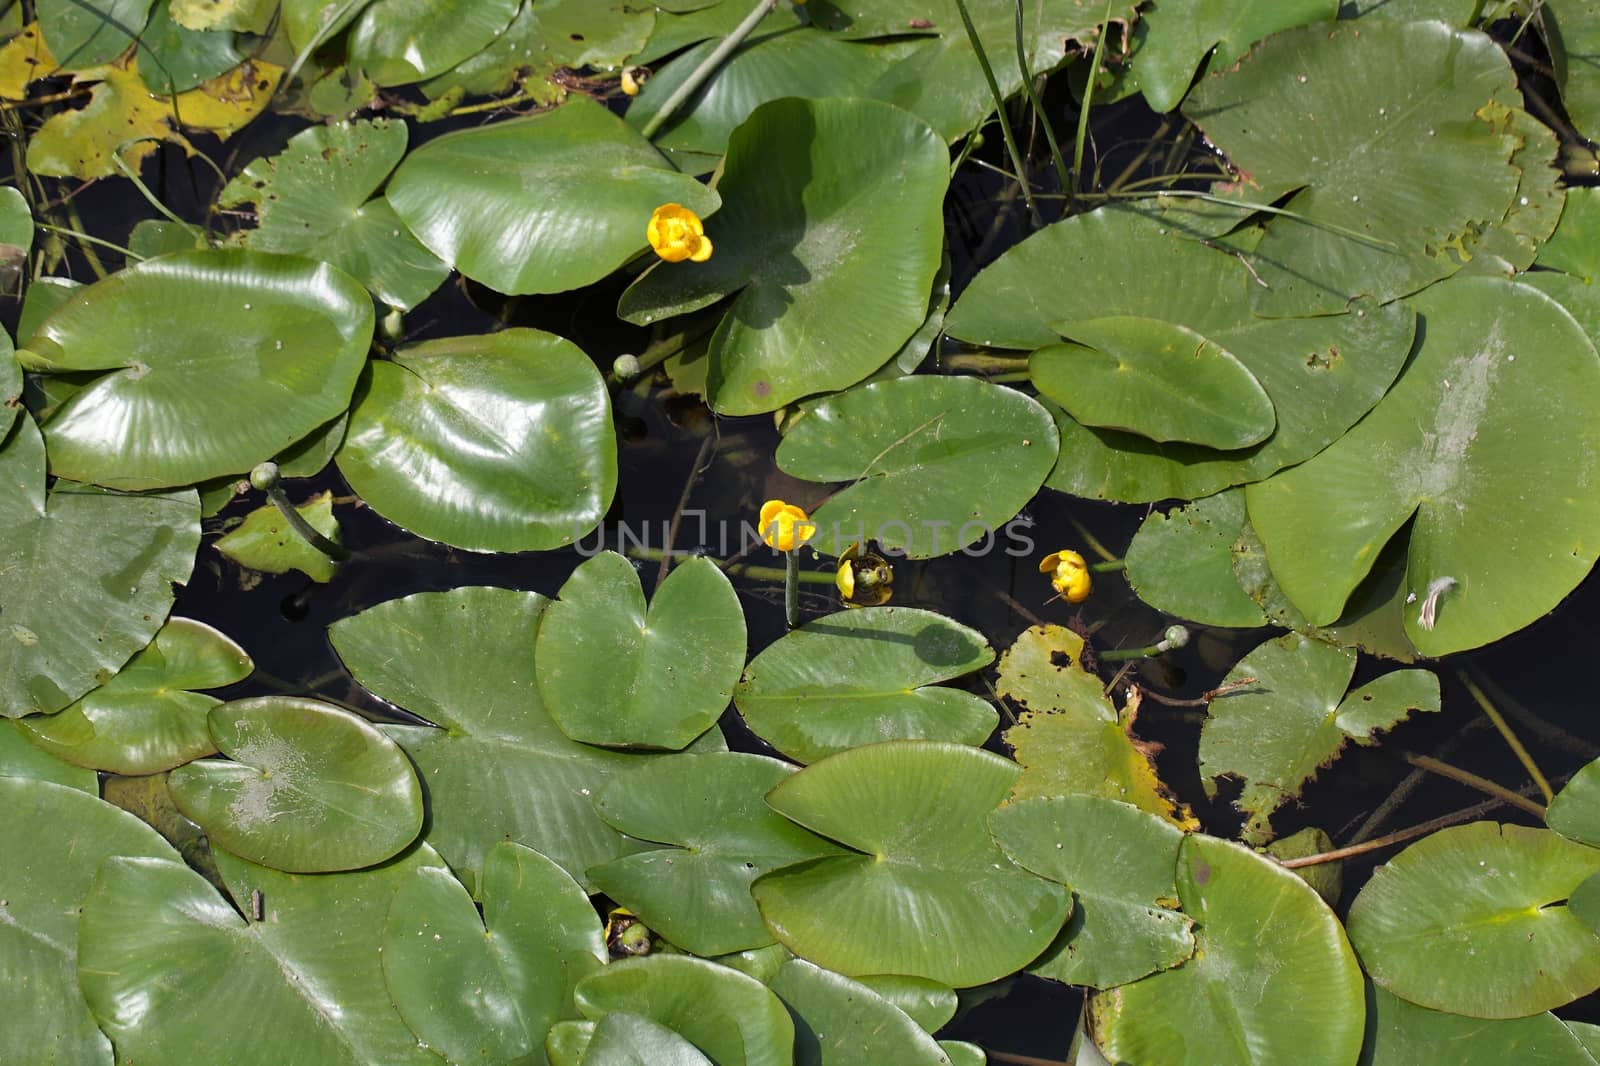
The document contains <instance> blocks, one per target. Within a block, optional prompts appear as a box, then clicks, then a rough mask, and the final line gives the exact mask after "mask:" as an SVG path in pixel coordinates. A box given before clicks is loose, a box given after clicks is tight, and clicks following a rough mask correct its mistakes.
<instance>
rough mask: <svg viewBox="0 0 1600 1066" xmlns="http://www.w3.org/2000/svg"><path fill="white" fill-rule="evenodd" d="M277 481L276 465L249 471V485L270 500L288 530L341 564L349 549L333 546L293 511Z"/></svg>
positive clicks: (347, 555)
mask: <svg viewBox="0 0 1600 1066" xmlns="http://www.w3.org/2000/svg"><path fill="white" fill-rule="evenodd" d="M278 479H279V474H278V464H277V463H271V462H268V463H261V464H259V465H258V466H257V467H256V468H255V469H254V470H252V471H250V484H252V485H254V486H255V487H256V488H258V489H260V490H261V491H262V492H265V493H266V494H267V499H269V500H271V501H272V505H273V506H274V507H276V508H277V509H278V513H279V514H281V515H283V518H284V521H286V522H288V523H289V526H290V528H292V529H293V530H294V531H295V532H296V533H298V534H300V536H301V538H302V539H304V540H305V542H306V543H307V544H309V545H311V546H312V547H313V548H315V549H317V551H319V552H321V553H322V554H323V555H326V556H327V557H328V558H330V559H332V560H333V561H334V562H336V563H342V562H344V561H345V560H346V559H348V558H350V549H349V548H346V547H345V546H344V545H343V544H335V543H334V542H333V541H331V540H329V539H328V538H327V537H324V536H323V535H322V534H321V533H319V532H318V531H317V530H316V528H315V527H313V526H312V525H311V523H310V522H307V521H306V520H305V516H303V515H302V514H301V513H300V512H299V511H297V510H295V506H294V504H292V503H290V502H289V497H288V494H286V493H285V492H284V491H283V486H282V485H280V484H279V483H278Z"/></svg>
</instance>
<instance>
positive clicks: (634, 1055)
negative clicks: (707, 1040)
mask: <svg viewBox="0 0 1600 1066" xmlns="http://www.w3.org/2000/svg"><path fill="white" fill-rule="evenodd" d="M591 1024H592V1025H593V1026H594V1032H593V1035H592V1036H591V1037H590V1039H589V1042H588V1043H587V1044H586V1045H585V1046H584V1049H583V1058H582V1059H581V1060H580V1063H581V1066H713V1063H712V1061H711V1060H710V1059H708V1058H706V1057H705V1056H704V1055H702V1054H700V1052H699V1050H697V1049H696V1048H695V1046H694V1045H693V1044H691V1043H689V1041H687V1040H685V1039H684V1038H683V1037H681V1036H679V1035H678V1034H677V1033H675V1032H673V1031H672V1030H671V1029H668V1028H667V1027H666V1026H664V1025H658V1024H657V1023H655V1022H653V1021H651V1020H650V1019H649V1018H646V1017H644V1016H643V1015H639V1014H629V1013H628V1012H627V1011H616V1012H614V1013H612V1014H607V1015H606V1016H605V1017H604V1018H601V1019H600V1020H599V1021H598V1022H593V1023H591Z"/></svg>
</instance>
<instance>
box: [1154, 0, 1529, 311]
mask: <svg viewBox="0 0 1600 1066" xmlns="http://www.w3.org/2000/svg"><path fill="white" fill-rule="evenodd" d="M1335 88H1337V91H1330V90H1333V89H1335ZM1520 102H1521V100H1520V97H1519V96H1518V95H1517V88H1516V77H1515V75H1514V74H1513V73H1512V70H1511V63H1510V61H1509V60H1508V59H1507V58H1506V55H1505V53H1504V52H1502V51H1501V50H1500V47H1499V45H1497V44H1496V43H1495V42H1494V41H1492V40H1490V39H1489V38H1488V37H1487V36H1485V35H1484V34H1481V33H1478V32H1476V31H1471V30H1455V29H1451V28H1449V27H1448V26H1445V25H1443V24H1442V23H1436V22H1421V23H1417V22H1414V23H1391V22H1383V21H1375V22H1363V23H1361V24H1359V25H1357V24H1355V23H1339V24H1336V25H1333V26H1326V25H1313V26H1302V27H1299V28H1298V29H1292V30H1287V31H1285V32H1283V33H1280V34H1277V35H1275V36H1273V37H1271V38H1269V39H1268V40H1266V41H1264V42H1263V43H1262V44H1261V45H1260V46H1258V47H1257V48H1256V49H1255V50H1254V51H1252V52H1251V53H1250V55H1249V56H1247V57H1246V58H1245V59H1244V60H1243V61H1242V62H1240V63H1239V64H1238V65H1237V67H1235V68H1234V69H1232V70H1229V71H1227V72H1225V73H1222V74H1219V75H1214V76H1212V77H1210V78H1207V79H1206V80H1204V81H1202V82H1201V83H1200V84H1199V85H1198V86H1196V87H1195V90H1194V91H1193V92H1192V93H1190V95H1189V98H1188V100H1187V101H1186V102H1185V104H1184V109H1183V110H1184V114H1185V115H1187V116H1188V117H1189V118H1190V119H1191V120H1192V121H1193V122H1194V123H1195V124H1196V125H1198V126H1199V127H1200V128H1201V129H1202V130H1203V131H1204V132H1205V134H1206V137H1207V139H1208V140H1209V141H1210V142H1211V143H1213V144H1215V145H1216V146H1217V147H1218V148H1220V149H1221V150H1222V151H1223V152H1225V153H1226V154H1227V156H1228V158H1229V159H1230V160H1231V161H1232V162H1233V164H1234V165H1235V166H1236V167H1239V168H1241V169H1242V170H1243V171H1244V172H1245V174H1246V175H1247V177H1246V179H1245V180H1244V181H1243V182H1241V183H1239V184H1238V185H1234V186H1229V187H1228V188H1226V189H1224V190H1219V191H1223V192H1232V193H1233V194H1234V195H1237V196H1239V197H1240V198H1242V199H1244V200H1247V201H1249V202H1252V203H1271V202H1274V201H1276V200H1278V199H1279V198H1280V197H1282V196H1283V195H1284V194H1285V193H1287V192H1290V191H1294V195H1293V196H1291V197H1290V198H1289V199H1288V200H1287V201H1286V202H1285V203H1284V204H1283V206H1284V208H1285V209H1286V210H1288V211H1291V212H1294V214H1293V215H1283V214H1280V215H1274V216H1273V218H1272V220H1271V221H1270V222H1269V223H1268V224H1267V232H1266V236H1265V237H1263V238H1262V240H1261V243H1260V244H1259V245H1258V246H1257V247H1256V248H1255V250H1254V251H1253V252H1251V253H1248V258H1249V259H1250V262H1251V263H1252V265H1253V266H1254V268H1255V271H1256V273H1257V274H1258V275H1259V276H1260V278H1261V281H1262V284H1261V285H1256V286H1253V287H1252V289H1251V303H1252V306H1253V307H1254V308H1255V309H1256V310H1257V311H1258V312H1260V313H1261V314H1266V315H1274V316H1292V315H1310V314H1324V313H1328V312H1339V311H1343V310H1345V308H1346V307H1347V306H1348V305H1349V303H1350V301H1351V300H1353V299H1355V298H1356V297H1359V296H1363V295H1365V296H1370V297H1372V298H1374V299H1376V300H1378V301H1379V302H1387V301H1389V300H1392V299H1394V298H1395V297H1398V296H1405V295H1408V294H1410V293H1413V292H1416V291H1417V290H1419V289H1422V288H1424V287H1425V286H1427V285H1429V284H1431V283H1432V282H1435V281H1438V280H1439V279H1441V278H1444V277H1448V276H1449V275H1451V274H1453V273H1455V272H1456V270H1458V269H1459V268H1460V266H1461V260H1460V258H1458V257H1456V256H1453V255H1452V254H1451V251H1450V249H1451V246H1452V244H1456V245H1459V244H1460V242H1461V241H1462V240H1463V239H1464V235H1465V234H1468V233H1470V232H1473V231H1475V230H1476V229H1480V228H1482V227H1484V226H1488V225H1494V224H1496V223H1498V222H1500V221H1501V220H1502V219H1504V218H1505V216H1506V212H1507V210H1508V209H1509V208H1510V207H1511V204H1512V200H1513V197H1514V196H1515V194H1516V191H1517V180H1518V177H1519V174H1518V171H1517V168H1516V167H1514V166H1512V165H1511V162H1510V159H1511V154H1512V152H1513V151H1514V150H1515V149H1516V147H1517V143H1518V142H1517V139H1516V137H1515V136H1514V135H1513V134H1512V133H1511V131H1510V130H1509V129H1501V128H1498V127H1497V125H1496V123H1495V114H1494V110H1495V107H1496V106H1498V107H1499V108H1500V109H1501V110H1502V111H1503V110H1504V109H1505V108H1507V107H1510V106H1512V105H1515V104H1517V103H1520ZM1312 122H1314V123H1315V129H1316V130H1317V136H1315V137H1305V136H1302V135H1301V133H1302V132H1303V131H1304V130H1305V129H1306V128H1307V124H1308V123H1312ZM1374 175H1382V176H1383V180H1381V181H1375V180H1373V177H1374ZM1419 188H1426V189H1428V190H1429V191H1430V192H1429V195H1428V196H1426V197H1424V198H1421V199H1419V198H1418V197H1417V196H1416V195H1415V190H1417V189H1419Z"/></svg>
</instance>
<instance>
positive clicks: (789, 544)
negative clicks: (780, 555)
mask: <svg viewBox="0 0 1600 1066" xmlns="http://www.w3.org/2000/svg"><path fill="white" fill-rule="evenodd" d="M816 535H817V524H816V523H815V522H813V521H811V517H810V516H809V515H807V514H806V513H805V511H803V510H801V509H800V508H798V507H796V506H795V505H794V504H792V503H784V502H783V501H782V500H768V501H767V502H766V503H764V504H762V505H761V539H762V540H764V541H766V542H767V547H769V548H776V549H778V550H779V551H781V552H792V551H794V550H795V549H796V548H798V547H800V545H802V544H804V543H805V542H806V541H808V540H810V539H811V538H812V537H814V536H816Z"/></svg>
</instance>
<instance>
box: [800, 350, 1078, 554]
mask: <svg viewBox="0 0 1600 1066" xmlns="http://www.w3.org/2000/svg"><path fill="white" fill-rule="evenodd" d="M1056 440H1057V437H1056V433H1055V428H1054V426H1053V425H1052V424H1051V420H1050V416H1049V414H1048V412H1046V411H1045V409H1044V408H1042V407H1041V406H1039V404H1038V403H1037V402H1035V401H1034V400H1032V399H1030V398H1029V397H1027V396H1025V395H1023V394H1022V393H1020V392H1018V391H1016V390H1015V389H1007V388H1004V387H1002V386H999V385H991V384H989V383H988V382H985V381H979V380H977V379H976V378H961V377H937V376H927V375H921V376H914V377H906V378H899V379H896V380H893V381H880V382H878V383H876V384H873V385H868V386H866V387H864V388H860V389H853V390H851V391H850V392H847V393H845V394H844V395H842V396H835V397H830V398H829V399H826V400H823V401H822V402H821V403H818V404H816V405H814V406H812V407H811V408H810V409H809V411H808V412H807V414H806V416H805V417H804V418H802V419H800V420H799V421H798V422H797V423H796V424H795V426H794V428H793V429H792V430H790V431H789V434H788V435H787V436H786V437H785V438H784V440H783V443H782V444H781V445H779V447H778V465H779V466H780V467H781V468H782V469H783V470H784V472H785V473H788V474H791V475H793V476H794V477H798V478H804V479H805V480H807V481H847V482H851V484H850V485H849V486H848V487H847V488H845V489H843V490H842V491H840V492H838V493H835V494H834V495H833V496H832V497H831V498H830V499H829V500H828V502H827V503H825V504H823V505H822V506H821V507H819V508H817V511H816V513H815V514H813V515H812V516H811V517H812V520H813V521H815V522H816V523H817V526H818V527H819V528H818V530H817V535H816V539H815V540H814V541H813V542H812V547H814V548H816V549H817V550H818V551H822V552H826V553H828V554H830V555H839V554H841V553H842V552H843V551H844V550H845V549H846V548H848V547H849V546H850V545H852V544H855V543H857V542H858V541H864V540H875V541H877V542H878V543H879V544H881V545H883V546H884V547H885V548H888V549H891V550H892V551H895V552H904V553H905V554H907V555H909V556H910V557H911V558H913V559H928V558H932V557H934V556H936V555H946V554H948V553H950V552H953V551H956V550H957V549H960V548H966V547H968V546H970V545H972V544H976V543H978V542H980V541H981V542H983V543H985V544H992V542H993V539H994V537H995V536H996V535H997V533H998V531H999V530H1000V528H1001V526H1003V525H1004V524H1005V523H1006V522H1007V521H1009V520H1010V519H1011V518H1012V517H1013V516H1015V515H1016V513H1017V512H1018V511H1020V510H1022V508H1023V507H1024V506H1025V505H1026V504H1027V502H1028V501H1029V500H1030V499H1032V498H1033V496H1034V494H1035V493H1037V492H1038V491H1039V485H1040V484H1041V483H1042V482H1043V481H1044V479H1045V476H1046V475H1047V474H1048V473H1049V472H1050V467H1051V464H1052V463H1054V462H1055V459H1056Z"/></svg>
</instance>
